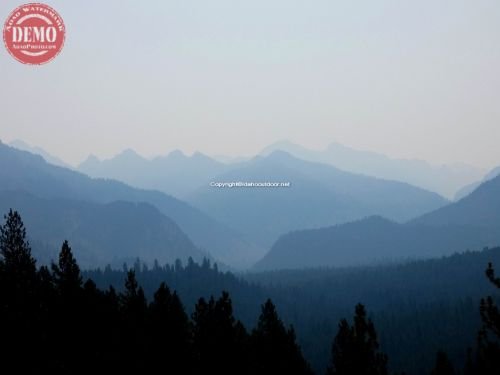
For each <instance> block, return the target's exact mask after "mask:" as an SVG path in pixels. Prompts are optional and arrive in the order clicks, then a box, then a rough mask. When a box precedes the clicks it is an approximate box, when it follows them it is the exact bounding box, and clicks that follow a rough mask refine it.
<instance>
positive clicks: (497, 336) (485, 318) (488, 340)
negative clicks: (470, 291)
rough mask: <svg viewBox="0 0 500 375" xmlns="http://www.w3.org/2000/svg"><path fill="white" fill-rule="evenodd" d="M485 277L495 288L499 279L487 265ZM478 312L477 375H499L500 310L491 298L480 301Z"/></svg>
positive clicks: (489, 265) (498, 285) (491, 266)
mask: <svg viewBox="0 0 500 375" xmlns="http://www.w3.org/2000/svg"><path fill="white" fill-rule="evenodd" d="M486 277H487V278H488V280H489V281H490V282H491V283H492V284H493V285H494V286H496V287H497V288H500V278H498V277H497V276H496V275H495V270H494V269H493V265H492V264H491V263H490V264H488V268H487V269H486ZM479 311H480V313H481V320H482V322H483V324H482V328H481V329H480V331H479V334H478V351H477V368H476V373H478V374H500V310H499V308H498V306H497V305H496V303H495V300H494V299H493V297H491V296H488V297H486V298H483V299H481V303H480V308H479Z"/></svg>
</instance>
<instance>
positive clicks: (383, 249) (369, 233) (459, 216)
mask: <svg viewBox="0 0 500 375" xmlns="http://www.w3.org/2000/svg"><path fill="white" fill-rule="evenodd" d="M499 223H500V177H497V178H495V179H493V180H490V181H488V182H486V183H484V184H483V185H481V186H480V187H479V188H478V189H477V190H476V191H474V192H473V193H472V194H470V195H469V196H467V197H466V198H464V199H462V200H461V201H459V202H456V203H452V204H450V205H448V206H445V207H443V208H440V209H438V210H435V211H434V212H431V213H428V214H425V215H422V216H421V217H419V218H416V219H414V220H411V221H409V222H407V223H405V224H397V223H394V222H391V221H389V220H386V219H383V218H380V217H371V218H367V219H364V220H360V221H357V222H353V223H349V224H344V225H338V226H333V227H327V228H321V229H317V230H303V231H295V232H290V233H287V234H285V235H283V236H282V237H280V238H279V240H278V241H276V243H275V244H274V245H273V246H272V248H271V250H270V251H269V253H268V254H266V256H265V257H264V258H263V259H262V260H260V261H259V262H258V263H257V264H256V266H255V268H256V269H259V270H263V269H277V268H302V267H319V266H347V265H357V264H367V263H368V264H369V263H373V262H383V261H388V260H389V261H393V260H395V261H399V260H402V259H406V258H420V257H436V256H441V255H446V254H451V253H453V252H456V251H463V250H466V249H480V248H483V247H485V246H490V247H491V246H496V245H498V244H500V224H499Z"/></svg>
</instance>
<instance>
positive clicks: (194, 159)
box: [78, 149, 230, 199]
mask: <svg viewBox="0 0 500 375" xmlns="http://www.w3.org/2000/svg"><path fill="white" fill-rule="evenodd" d="M229 169H230V167H229V166H228V165H226V164H224V163H221V162H218V161H216V160H214V159H211V158H210V157H208V156H206V155H203V154H201V153H199V152H196V153H194V154H193V155H192V156H186V155H184V154H183V153H182V152H181V151H179V150H176V151H172V152H171V153H170V154H168V155H167V156H159V157H156V158H154V159H151V160H148V159H145V158H143V157H142V156H140V155H138V154H137V153H136V152H135V151H133V150H130V149H129V150H125V151H123V152H122V153H120V154H119V155H116V156H115V157H113V158H111V159H108V160H102V161H101V160H99V159H97V158H96V157H95V156H92V155H91V156H89V158H87V160H85V161H84V162H83V163H81V164H80V165H79V166H78V170H79V171H80V172H83V173H85V174H87V175H89V176H91V177H100V178H112V179H116V180H119V181H122V182H125V183H127V184H130V185H132V186H134V187H139V188H143V189H154V190H159V191H162V192H164V193H167V194H170V195H173V196H175V197H177V198H180V199H182V198H183V197H184V196H185V195H186V194H187V193H188V192H191V191H192V190H194V189H196V188H198V187H199V186H202V185H205V184H208V183H209V182H210V180H211V178H212V177H213V176H215V175H218V174H220V173H223V172H225V171H227V170H229Z"/></svg>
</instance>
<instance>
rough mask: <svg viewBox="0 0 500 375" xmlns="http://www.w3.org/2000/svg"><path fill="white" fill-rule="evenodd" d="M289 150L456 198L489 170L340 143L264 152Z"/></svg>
mask: <svg viewBox="0 0 500 375" xmlns="http://www.w3.org/2000/svg"><path fill="white" fill-rule="evenodd" d="M277 150H280V151H286V152H288V153H290V154H292V155H294V156H295V157H297V158H300V159H303V160H308V161H312V162H321V163H327V164H331V165H333V166H335V167H337V168H340V169H342V170H345V171H350V172H353V173H360V174H365V175H368V176H373V177H378V178H383V179H388V180H395V181H401V182H406V183H409V184H411V185H414V186H418V187H421V188H423V189H426V190H430V191H434V192H436V193H439V194H440V195H442V196H445V197H447V198H448V199H452V198H453V197H454V196H455V193H456V192H457V191H458V190H459V189H460V188H462V187H463V186H465V185H468V184H471V183H474V182H476V181H478V180H481V179H482V177H483V176H484V174H485V173H486V171H484V170H482V169H480V168H475V167H473V166H470V165H466V164H461V163H456V164H451V165H431V164H429V163H428V162H425V161H422V160H409V159H394V158H390V157H388V156H386V155H383V154H379V153H376V152H371V151H360V150H356V149H353V148H350V147H347V146H344V145H342V144H339V143H331V144H330V145H329V146H328V147H327V148H326V149H325V150H320V151H317V150H310V149H307V148H305V147H302V146H300V145H297V144H294V143H291V142H289V141H281V142H276V143H274V144H272V145H270V146H268V147H266V148H264V149H263V150H262V151H261V153H260V154H261V155H269V154H270V153H272V152H274V151H277Z"/></svg>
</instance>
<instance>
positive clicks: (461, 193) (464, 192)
mask: <svg viewBox="0 0 500 375" xmlns="http://www.w3.org/2000/svg"><path fill="white" fill-rule="evenodd" d="M499 175H500V167H496V168H494V169H493V170H491V171H490V172H489V173H488V174H487V175H486V176H484V178H483V179H482V180H481V181H478V182H474V183H472V184H469V185H466V186H464V187H463V188H461V189H460V190H459V191H457V193H456V194H455V198H454V199H455V200H456V201H458V200H460V199H462V198H464V197H466V196H467V195H469V194H470V193H472V192H473V191H474V190H476V189H477V188H478V187H479V186H480V185H481V184H482V183H483V182H486V181H489V180H491V179H493V178H495V177H497V176H499Z"/></svg>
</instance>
